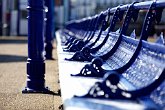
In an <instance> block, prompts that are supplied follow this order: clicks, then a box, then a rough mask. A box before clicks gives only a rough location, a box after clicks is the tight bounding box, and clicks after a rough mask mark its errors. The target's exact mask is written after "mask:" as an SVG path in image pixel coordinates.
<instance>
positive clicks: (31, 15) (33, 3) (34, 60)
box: [22, 0, 47, 93]
mask: <svg viewBox="0 0 165 110" xmlns="http://www.w3.org/2000/svg"><path fill="white" fill-rule="evenodd" d="M27 9H28V59H27V85H26V88H25V90H23V91H22V92H23V93H40V92H41V93H43V92H46V91H47V89H45V79H44V77H45V58H44V40H43V39H44V0H28V7H27Z"/></svg>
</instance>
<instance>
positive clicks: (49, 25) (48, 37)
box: [45, 0, 54, 59]
mask: <svg viewBox="0 0 165 110" xmlns="http://www.w3.org/2000/svg"><path fill="white" fill-rule="evenodd" d="M45 6H47V8H48V12H47V13H46V18H47V19H46V30H45V44H46V45H45V52H46V55H45V57H46V59H53V58H52V50H53V45H52V41H53V36H54V22H53V20H54V0H45Z"/></svg>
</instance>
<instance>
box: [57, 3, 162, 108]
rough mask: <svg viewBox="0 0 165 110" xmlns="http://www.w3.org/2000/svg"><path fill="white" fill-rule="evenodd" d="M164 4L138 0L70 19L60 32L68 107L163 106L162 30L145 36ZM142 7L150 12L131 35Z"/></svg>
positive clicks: (61, 67)
mask: <svg viewBox="0 0 165 110" xmlns="http://www.w3.org/2000/svg"><path fill="white" fill-rule="evenodd" d="M164 8H165V2H164V1H153V2H152V1H148V2H141V3H137V2H134V3H132V4H127V5H122V6H118V7H115V8H112V9H108V10H106V11H104V12H101V13H100V14H98V15H95V16H93V17H88V18H84V19H81V20H75V21H71V22H69V23H68V24H67V25H66V27H65V29H63V30H60V31H58V32H57V33H56V35H57V40H58V57H59V75H60V86H61V92H62V99H63V102H64V107H65V109H67V110H68V109H72V110H73V108H74V109H76V110H77V109H99V110H103V109H110V108H113V109H131V108H132V107H136V108H135V109H165V103H164V102H165V81H164V79H165V45H164V39H163V35H161V36H160V37H159V39H158V40H157V41H156V42H155V43H151V42H148V41H147V39H148V36H149V33H150V30H151V25H152V23H153V22H156V23H159V22H160V20H161V16H162V11H163V9H164ZM141 10H147V13H146V17H145V20H144V23H143V28H142V30H141V34H140V38H139V39H137V38H136V34H135V31H133V32H132V34H131V35H130V36H127V35H126V32H127V30H128V26H129V24H130V23H131V21H132V20H133V21H134V22H136V20H137V18H138V13H139V11H141ZM121 20H122V21H123V24H122V26H121V27H120V28H119V29H118V30H117V31H114V29H115V26H116V23H117V22H118V21H121ZM121 102H122V103H121Z"/></svg>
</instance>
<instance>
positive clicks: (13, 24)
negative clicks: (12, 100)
mask: <svg viewBox="0 0 165 110" xmlns="http://www.w3.org/2000/svg"><path fill="white" fill-rule="evenodd" d="M133 1H135V0H54V6H55V7H54V16H55V17H54V18H55V19H54V24H55V29H56V30H57V29H59V28H63V26H64V25H65V23H66V22H67V21H70V20H74V19H81V18H83V17H88V16H93V15H95V14H98V13H100V12H101V11H104V10H106V9H108V8H111V7H114V6H118V5H119V4H128V3H132V2H133ZM138 1H139V2H141V1H146V0H138ZM26 7H27V0H0V36H24V35H27V30H28V29H27V9H26ZM141 15H142V16H144V15H145V14H141ZM142 20H143V19H142ZM139 22H141V21H139ZM138 26H139V27H138V28H139V29H140V28H141V24H139V23H138ZM153 28H154V29H155V30H158V31H162V30H163V31H164V30H165V12H163V16H162V22H161V24H160V25H156V26H154V27H153Z"/></svg>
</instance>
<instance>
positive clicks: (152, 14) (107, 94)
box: [83, 2, 165, 100]
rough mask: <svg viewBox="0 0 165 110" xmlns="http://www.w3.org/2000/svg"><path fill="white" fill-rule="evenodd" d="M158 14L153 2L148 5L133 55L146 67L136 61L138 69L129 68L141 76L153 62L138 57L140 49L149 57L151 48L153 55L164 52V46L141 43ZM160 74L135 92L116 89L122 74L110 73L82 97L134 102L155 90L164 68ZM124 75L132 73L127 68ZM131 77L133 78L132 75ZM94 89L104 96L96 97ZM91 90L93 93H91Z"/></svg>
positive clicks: (163, 76) (164, 71) (162, 76)
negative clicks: (145, 68)
mask: <svg viewBox="0 0 165 110" xmlns="http://www.w3.org/2000/svg"><path fill="white" fill-rule="evenodd" d="M153 9H154V10H153ZM158 12H159V11H158V9H157V8H156V3H155V2H153V3H152V4H151V5H150V7H149V9H148V13H147V15H146V18H145V22H144V25H143V29H142V30H143V31H142V34H141V39H140V42H139V45H138V47H139V48H138V49H139V50H136V53H135V55H139V57H136V59H137V60H139V59H142V60H141V61H143V60H144V62H147V63H146V64H147V65H143V66H141V63H139V64H138V63H137V62H138V61H137V62H135V63H134V64H136V65H137V66H138V65H140V66H139V68H138V69H137V68H136V67H134V66H133V67H130V68H133V69H135V68H136V70H135V72H136V73H140V74H142V73H143V72H142V68H143V67H145V66H146V67H147V66H148V65H152V64H153V62H154V61H153V62H149V61H146V59H143V57H140V54H139V53H140V51H141V52H142V49H143V48H146V50H147V49H148V51H146V50H145V52H146V53H147V54H146V53H145V54H146V55H149V53H152V52H151V51H150V48H151V50H152V51H154V52H155V53H154V54H158V53H159V52H160V53H162V54H164V52H165V50H164V46H162V45H154V46H153V45H150V44H149V43H144V42H143V41H142V40H147V37H148V32H149V30H150V25H151V23H152V22H153V21H154V20H156V13H158ZM161 12H162V11H161V10H160V13H161ZM140 45H142V46H143V48H141V46H140ZM146 45H147V46H146ZM134 57H135V56H134ZM157 57H160V58H158V59H161V60H162V61H164V57H162V56H158V55H157ZM161 60H159V61H160V62H161ZM133 61H135V60H133ZM155 61H158V60H155ZM159 61H158V62H159ZM160 62H159V63H160ZM158 68H159V67H158ZM143 71H145V70H143ZM147 71H148V70H147ZM160 72H161V74H160V76H159V77H158V78H156V79H155V80H154V81H153V82H151V83H148V82H149V81H148V82H147V83H148V85H147V86H144V87H140V88H138V87H137V89H135V90H124V89H121V88H119V87H118V84H119V80H120V79H121V78H122V77H121V76H120V75H119V74H122V73H123V72H122V73H119V72H117V71H111V72H109V73H108V74H107V75H105V77H104V78H105V79H103V82H101V83H100V82H97V83H95V86H93V87H92V88H91V89H90V91H89V93H88V94H86V95H85V96H83V97H91V98H96V97H97V98H110V99H130V100H132V99H133V100H134V99H137V98H139V97H144V96H147V95H149V94H150V93H151V92H152V91H153V90H155V89H156V88H157V87H158V86H159V85H160V84H161V83H162V82H163V81H164V79H165V69H164V67H163V68H161V71H160ZM125 73H127V75H129V74H130V76H131V74H133V73H134V72H132V71H129V69H128V68H127V69H126V70H125ZM136 73H135V74H136ZM144 73H145V74H151V73H152V72H144ZM152 74H155V75H157V74H158V73H157V72H154V73H152ZM131 77H133V75H132V76H131ZM141 78H143V77H141ZM107 81H109V82H110V84H112V85H113V87H114V86H116V87H117V88H115V89H114V88H113V87H112V88H111V86H107V83H106V82H107ZM129 81H130V80H129ZM134 86H135V85H134ZM135 87H136V86H135ZM95 88H100V89H101V91H103V93H104V94H103V95H98V94H97V90H96V89H95ZM100 89H99V91H100ZM91 90H92V91H93V92H91ZM113 90H115V92H113ZM122 93H125V94H127V95H123V94H122ZM127 96H128V97H127Z"/></svg>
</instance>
